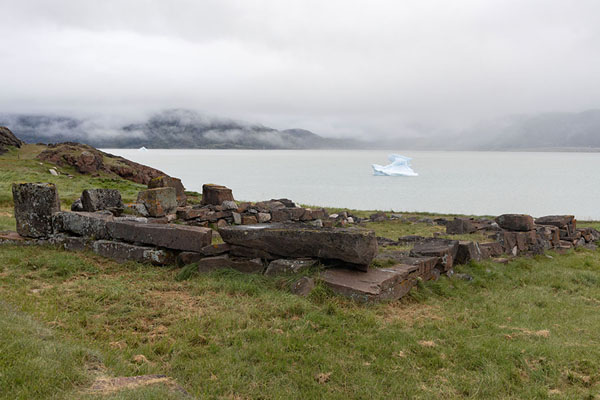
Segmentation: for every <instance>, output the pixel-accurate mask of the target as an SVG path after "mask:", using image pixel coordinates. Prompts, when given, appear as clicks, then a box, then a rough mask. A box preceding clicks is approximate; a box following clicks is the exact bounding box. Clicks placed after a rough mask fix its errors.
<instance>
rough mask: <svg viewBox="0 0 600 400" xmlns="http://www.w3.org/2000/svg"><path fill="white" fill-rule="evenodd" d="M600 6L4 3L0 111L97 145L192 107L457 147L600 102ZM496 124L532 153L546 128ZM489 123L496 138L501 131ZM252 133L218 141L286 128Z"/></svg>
mask: <svg viewBox="0 0 600 400" xmlns="http://www.w3.org/2000/svg"><path fill="white" fill-rule="evenodd" d="M598 15H600V2H599V1H597V0H578V1H575V2H573V1H570V0H519V1H516V0H488V1H478V0H455V1H447V0H406V1H393V0H375V1H367V0H358V1H346V0H328V1H317V0H289V1H278V0H245V1H235V0H218V1H213V0H207V1H191V0H172V1H146V0H103V1H87V2H86V1H78V0H57V1H52V2H49V1H44V0H19V1H5V2H3V3H2V17H3V18H2V24H0V56H1V57H2V62H0V87H1V88H2V90H0V112H4V113H11V114H39V115H59V116H63V115H65V116H69V117H73V116H74V117H75V119H78V120H84V122H83V123H84V124H89V125H94V126H86V127H85V128H86V129H85V131H89V130H94V132H95V134H94V138H95V136H96V135H106V136H110V135H111V134H112V133H114V130H107V131H102V127H103V126H105V125H115V126H118V127H123V126H125V125H126V124H127V123H134V122H135V123H142V124H144V123H148V121H146V119H145V118H146V115H148V114H150V113H152V112H157V111H160V110H166V109H189V110H201V111H202V112H203V113H204V112H209V113H214V114H215V115H219V116H224V117H226V118H233V119H234V120H236V121H237V120H241V121H250V125H252V124H254V123H255V122H260V124H262V125H264V126H265V127H269V128H272V129H275V130H277V131H279V132H283V131H285V130H286V129H288V128H289V127H301V128H302V129H306V130H308V131H310V132H314V133H316V134H318V135H319V136H321V137H324V138H343V139H349V138H354V139H361V140H365V141H370V142H374V143H383V142H389V143H395V142H402V141H409V142H411V143H416V142H418V141H424V142H425V141H427V140H432V141H433V142H434V143H433V144H435V143H439V142H440V141H441V142H450V143H449V144H452V142H453V138H454V137H455V136H456V135H457V132H462V131H467V130H469V129H471V127H473V126H475V125H476V124H478V123H479V121H501V120H503V119H504V118H505V117H504V116H507V115H525V116H526V117H525V118H526V119H527V118H529V116H532V117H535V118H537V117H536V116H540V118H542V119H546V118H550V117H548V115H547V113H555V112H557V113H574V114H577V113H580V112H581V111H583V110H594V109H598V108H599V107H600V91H599V90H596V89H595V88H597V87H600V73H599V72H598V71H600V46H598V43H600V24H599V23H598ZM87 115H111V116H113V115H118V116H119V117H118V118H119V121H112V118H111V120H109V121H103V122H102V123H99V124H97V123H96V122H94V121H93V120H91V119H89V118H87V117H86V116H87ZM203 115H204V114H203ZM576 118H579V117H576ZM55 122H56V124H58V126H62V125H61V124H65V126H66V128H68V129H71V130H72V131H75V130H80V131H83V129H80V128H77V129H75V128H73V127H72V126H71V125H72V124H73V123H74V122H73V121H70V120H68V119H65V120H61V121H58V120H57V121H55ZM499 124H500V125H503V124H507V125H514V127H515V128H514V129H517V130H519V129H521V128H516V127H517V126H520V124H526V125H527V127H528V128H527V129H526V131H519V132H520V133H521V134H524V133H526V134H527V135H532V136H531V137H528V138H525V137H520V138H519V137H518V135H517V136H515V137H514V139H519V140H521V139H522V140H523V145H527V146H529V145H531V144H536V143H537V141H538V140H537V138H538V137H539V135H542V134H543V133H542V132H532V131H531V129H533V127H534V126H539V127H540V128H544V129H545V128H547V127H548V126H547V125H545V124H541V125H536V124H534V123H533V122H531V123H525V122H524V121H522V120H519V119H518V118H517V119H516V120H515V121H512V120H511V119H509V121H505V122H501V123H499ZM51 125H54V122H53V123H52V124H51ZM492 125H494V126H493V127H491V126H490V129H489V132H490V133H489V135H490V136H489V138H490V141H491V140H492V139H493V135H495V134H502V135H504V134H505V132H504V131H502V132H499V131H498V130H497V129H500V127H498V126H496V122H494V123H492ZM492 128H493V129H492ZM61 129H62V128H61ZM236 129H237V128H236ZM502 129H509V128H502ZM510 129H513V128H510ZM510 129H509V130H510ZM582 129H583V128H582ZM586 129H587V128H586ZM135 130H137V128H136V129H135ZM242 130H243V131H244V132H245V134H244V135H243V138H244V139H242V136H236V135H237V133H230V134H229V136H227V135H224V133H223V131H221V130H219V132H220V133H219V135H216V136H215V135H214V134H211V133H208V137H209V138H210V137H211V136H214V137H212V139H211V140H214V141H219V140H222V139H223V138H224V137H227V138H228V139H227V140H228V141H230V142H232V143H234V142H239V141H240V140H242V141H243V140H245V138H246V137H249V136H250V133H251V132H254V133H252V135H253V136H255V137H256V138H257V139H256V140H257V141H259V136H260V135H262V136H264V137H265V138H270V139H269V140H266V142H268V143H275V142H276V141H277V140H280V137H283V136H285V135H283V136H281V135H275V136H273V135H271V134H270V133H269V129H266V130H264V129H263V128H258V129H253V128H252V129H251V128H248V129H245V128H244V129H242ZM133 131H134V129H132V130H130V131H129V133H128V135H127V138H126V139H123V140H131V137H132V136H133ZM146 131H147V132H150V131H152V129H151V127H150V126H147V127H146ZM483 131H487V128H486V129H484V130H483ZM483 131H482V130H477V132H478V133H477V135H476V136H477V137H476V138H473V140H475V139H479V136H480V135H485V133H484V132H483ZM258 132H260V133H258ZM234 136H236V137H234ZM288 136H289V135H288ZM203 137H204V136H203ZM432 137H434V138H436V139H431V138H432ZM440 138H441V139H440ZM156 139H157V140H158V138H156ZM288 139H289V140H293V139H294V137H291V138H288ZM288 139H281V140H284V142H285V140H288ZM106 140H108V139H106ZM481 140H482V141H483V142H486V140H485V139H484V138H481ZM503 140H504V139H503ZM569 140H570V139H569ZM573 140H575V139H573ZM575 141H577V140H575ZM559 142H560V141H556V140H554V139H553V142H552V143H559ZM132 143H133V142H132ZM486 143H487V142H486ZM490 143H491V142H490ZM484 144H485V143H484ZM242 145H243V143H242ZM465 145H466V144H465ZM482 145H483V144H482ZM496 145H497V146H501V147H502V146H513V145H514V143H513V144H510V143H507V142H503V141H502V140H499V141H498V142H497V143H496ZM553 145H554V144H553ZM486 146H487V144H486Z"/></svg>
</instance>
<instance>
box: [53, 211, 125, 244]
mask: <svg viewBox="0 0 600 400" xmlns="http://www.w3.org/2000/svg"><path fill="white" fill-rule="evenodd" d="M113 220H114V218H113V216H112V215H107V214H99V213H89V212H65V211H63V212H58V213H56V214H54V217H53V223H54V229H55V230H56V231H58V232H67V233H72V234H75V235H78V236H85V237H90V238H94V239H110V234H109V232H108V227H107V224H108V222H111V221H113Z"/></svg>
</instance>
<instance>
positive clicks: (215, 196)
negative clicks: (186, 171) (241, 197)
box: [202, 184, 234, 206]
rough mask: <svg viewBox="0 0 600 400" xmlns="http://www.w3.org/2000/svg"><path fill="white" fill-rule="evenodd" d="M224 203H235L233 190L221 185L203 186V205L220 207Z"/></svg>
mask: <svg viewBox="0 0 600 400" xmlns="http://www.w3.org/2000/svg"><path fill="white" fill-rule="evenodd" d="M224 201H234V199H233V193H232V192H231V189H229V188H228V187H225V186H221V185H213V184H204V185H202V204H203V205H208V204H212V205H215V206H220V205H221V204H223V202H224Z"/></svg>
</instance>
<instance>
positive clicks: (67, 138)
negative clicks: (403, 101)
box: [0, 109, 600, 151]
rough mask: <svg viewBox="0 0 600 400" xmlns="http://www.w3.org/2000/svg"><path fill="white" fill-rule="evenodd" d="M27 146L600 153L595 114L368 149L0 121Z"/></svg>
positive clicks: (205, 132)
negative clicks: (565, 151) (63, 144)
mask: <svg viewBox="0 0 600 400" xmlns="http://www.w3.org/2000/svg"><path fill="white" fill-rule="evenodd" d="M2 125H4V126H7V127H8V128H9V129H10V130H12V131H13V132H14V133H15V134H16V135H17V136H18V137H19V138H21V139H22V140H24V141H25V142H28V143H38V142H40V143H57V142H84V143H87V144H89V145H91V146H94V147H97V148H140V147H142V146H144V147H146V148H163V149H174V148H185V149H365V148H370V149H390V150H392V149H393V150H398V149H404V150H408V149H412V150H499V151H503V150H509V151H510V150H517V151H518V150H534V151H535V150H591V151H598V150H599V149H600V110H588V111H584V112H579V113H558V112H556V113H543V114H535V115H518V116H507V117H503V118H498V119H495V120H491V121H485V122H480V123H478V124H476V125H474V126H472V127H470V128H468V129H465V130H463V131H462V132H456V133H454V134H451V133H448V134H445V135H437V136H436V135H430V136H429V135H422V136H419V137H398V138H389V139H381V140H378V141H373V142H366V141H359V140H355V139H329V138H324V137H321V136H319V135H317V134H315V133H313V132H311V131H308V130H304V129H285V130H277V129H273V128H269V127H266V126H264V125H260V124H250V123H244V122H240V121H235V120H232V119H226V118H216V117H207V116H205V115H203V114H200V113H197V112H194V111H190V110H185V109H171V110H165V111H162V112H159V113H155V114H153V115H151V116H150V117H149V118H147V119H146V120H144V121H138V122H134V123H131V122H128V123H122V124H116V123H115V122H114V121H110V120H101V119H77V118H72V117H66V116H54V115H39V114H38V115H31V114H0V126H2Z"/></svg>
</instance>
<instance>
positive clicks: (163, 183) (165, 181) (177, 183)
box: [148, 175, 187, 207]
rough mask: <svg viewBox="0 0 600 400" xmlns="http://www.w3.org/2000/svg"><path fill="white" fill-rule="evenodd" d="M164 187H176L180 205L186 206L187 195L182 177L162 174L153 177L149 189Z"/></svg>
mask: <svg viewBox="0 0 600 400" xmlns="http://www.w3.org/2000/svg"><path fill="white" fill-rule="evenodd" d="M163 187H171V188H173V189H175V196H176V198H177V205H178V206H179V207H184V206H185V205H186V204H187V196H186V194H185V188H184V187H183V184H182V183H181V179H178V178H173V177H171V176H166V175H161V176H157V177H156V178H153V179H151V180H150V182H148V189H156V188H163Z"/></svg>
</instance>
